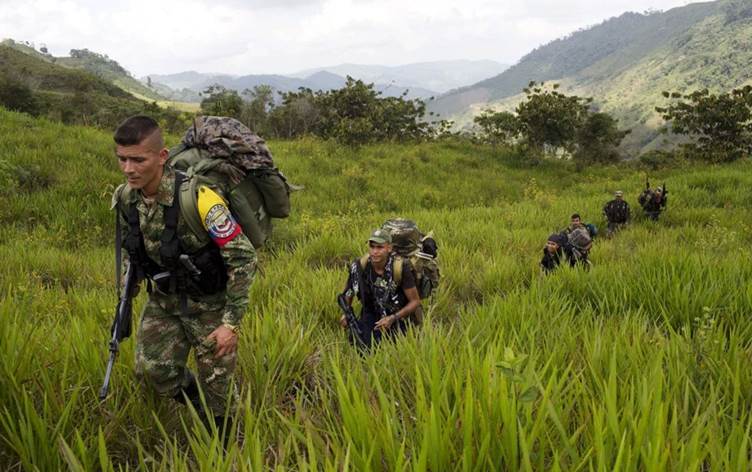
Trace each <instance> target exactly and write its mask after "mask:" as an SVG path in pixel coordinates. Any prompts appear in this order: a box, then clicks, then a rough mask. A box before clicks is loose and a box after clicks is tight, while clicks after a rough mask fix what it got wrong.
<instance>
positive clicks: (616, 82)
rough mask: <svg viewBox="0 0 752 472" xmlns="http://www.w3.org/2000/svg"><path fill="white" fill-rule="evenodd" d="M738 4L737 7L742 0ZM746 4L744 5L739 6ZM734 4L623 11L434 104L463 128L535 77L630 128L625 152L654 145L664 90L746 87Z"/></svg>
mask: <svg viewBox="0 0 752 472" xmlns="http://www.w3.org/2000/svg"><path fill="white" fill-rule="evenodd" d="M736 3H739V2H738V1H737V2H736ZM742 3H743V2H742ZM734 4H735V3H734V1H730V0H725V1H724V0H722V1H717V2H708V3H696V4H691V5H687V6H685V7H681V8H675V9H672V10H669V11H667V12H663V13H650V14H637V13H626V14H624V15H622V16H620V17H618V18H613V19H610V20H608V21H606V22H604V23H602V24H600V25H598V26H595V27H593V28H590V29H587V30H584V31H578V32H575V33H573V34H572V35H570V36H568V37H566V38H562V39H559V40H556V41H553V42H552V43H549V44H547V45H545V46H542V47H540V48H538V49H536V50H535V51H533V52H531V53H530V54H528V55H527V56H525V57H524V58H523V59H521V60H520V62H519V63H518V64H516V65H515V66H513V67H512V68H510V69H509V70H507V71H505V72H504V73H502V74H501V75H499V76H497V77H494V78H492V79H489V80H486V81H483V82H480V83H478V84H476V85H474V86H472V87H468V88H466V89H461V90H459V91H457V92H456V93H451V94H448V95H447V96H444V97H442V98H440V99H438V100H437V101H435V102H433V103H431V104H429V108H431V109H433V110H434V111H439V112H441V113H442V114H443V115H445V116H446V115H452V114H454V115H455V116H456V117H457V120H458V122H459V123H460V124H461V125H467V124H469V123H471V122H472V117H473V116H474V115H476V114H477V113H479V111H480V110H481V109H482V108H484V107H486V106H488V104H490V105H491V106H492V107H494V108H497V109H511V108H513V107H514V105H515V104H516V102H518V101H519V99H520V97H519V95H518V94H520V93H521V91H522V88H523V87H524V86H525V85H526V84H527V83H528V82H529V81H531V80H536V81H540V80H546V81H556V82H560V83H561V84H562V89H563V90H564V91H565V92H567V93H573V94H578V95H581V96H592V97H594V98H595V103H596V105H597V106H599V107H600V108H602V109H603V110H605V111H608V112H611V113H613V114H614V115H615V116H617V117H618V118H619V119H620V120H621V123H622V126H624V127H626V128H631V129H633V133H632V134H631V135H630V136H628V137H627V139H626V140H625V145H626V148H627V149H628V150H631V151H633V152H637V151H638V150H639V149H644V148H646V147H647V148H649V147H651V146H655V145H657V144H658V142H655V140H656V137H657V129H658V128H659V127H660V126H661V125H662V121H661V120H660V117H659V116H658V114H657V113H655V111H654V108H655V107H656V106H658V105H662V104H663V98H662V97H661V92H662V91H664V90H672V91H673V90H679V91H682V92H686V93H688V92H691V91H693V90H698V89H702V88H706V87H707V88H709V89H711V90H713V91H718V92H725V91H728V90H730V89H732V88H734V87H738V86H741V85H744V84H746V83H749V82H750V81H751V80H752V74H750V71H749V67H748V65H749V63H750V61H752V52H750V49H749V48H747V47H746V44H748V43H749V40H750V38H752V19H751V18H750V16H752V12H746V13H745V11H737V9H735V8H732V7H733V5H734Z"/></svg>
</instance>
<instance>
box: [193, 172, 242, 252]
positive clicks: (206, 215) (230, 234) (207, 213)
mask: <svg viewBox="0 0 752 472" xmlns="http://www.w3.org/2000/svg"><path fill="white" fill-rule="evenodd" d="M198 213H199V217H200V218H201V222H202V223H203V225H204V228H205V229H206V231H207V232H208V233H209V236H210V237H211V238H212V239H213V240H214V242H215V243H216V244H217V245H218V246H219V247H222V246H224V245H225V244H227V243H228V242H230V241H232V240H233V239H235V237H236V236H237V235H238V234H240V233H241V231H242V230H241V228H240V225H238V223H237V222H236V221H235V218H234V217H233V216H232V213H230V209H229V208H227V204H226V203H225V201H224V200H223V199H222V197H220V196H219V195H218V194H217V192H215V191H214V190H212V189H210V188H209V187H207V186H205V185H202V186H200V187H199V188H198Z"/></svg>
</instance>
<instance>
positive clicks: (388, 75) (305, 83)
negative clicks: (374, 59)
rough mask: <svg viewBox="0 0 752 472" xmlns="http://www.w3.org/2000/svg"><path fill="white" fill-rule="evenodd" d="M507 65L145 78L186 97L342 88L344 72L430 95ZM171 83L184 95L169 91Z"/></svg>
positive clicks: (343, 67) (348, 67)
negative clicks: (214, 91) (217, 88)
mask: <svg viewBox="0 0 752 472" xmlns="http://www.w3.org/2000/svg"><path fill="white" fill-rule="evenodd" d="M506 67H507V66H506V65H504V64H500V63H498V62H494V61H436V62H423V63H415V64H405V65H401V66H381V65H359V64H340V65H336V66H329V67H319V68H316V69H308V70H304V71H300V72H297V73H294V74H290V75H279V74H266V75H243V76H232V75H228V74H206V73H200V72H195V71H187V72H180V73H176V74H150V75H149V76H147V77H145V78H143V79H142V81H147V80H151V84H152V87H154V88H156V89H157V90H160V93H162V95H165V96H167V97H168V98H173V99H175V98H180V99H183V100H185V99H186V98H190V100H187V101H199V100H200V97H199V95H198V93H199V92H201V91H203V90H205V89H206V88H207V87H209V86H210V85H214V84H219V85H222V86H223V87H226V88H228V89H233V90H237V91H243V90H245V89H252V88H253V87H254V86H257V85H270V86H272V87H273V88H274V89H275V90H278V91H281V92H287V91H294V90H297V89H298V88H300V87H305V88H310V89H312V90H331V89H337V88H341V87H342V86H343V85H344V84H345V80H346V79H345V78H346V77H347V76H351V77H353V78H355V79H360V80H363V81H364V82H367V83H373V84H374V87H375V88H376V90H379V91H381V92H382V93H383V94H384V95H385V96H393V97H394V96H400V95H402V94H403V93H404V92H405V91H407V96H408V97H409V98H422V99H426V98H429V97H433V96H437V95H439V94H440V93H443V92H446V91H448V90H450V89H453V88H457V87H461V86H463V85H468V84H472V83H475V82H477V81H479V80H482V79H485V78H488V77H492V76H494V75H496V74H498V73H499V72H501V71H503V70H504V69H505V68H506ZM169 89H171V90H173V91H177V93H179V94H181V95H180V96H176V95H174V94H171V93H170V91H169ZM191 93H193V96H191V95H190V94H191Z"/></svg>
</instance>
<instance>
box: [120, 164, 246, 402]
mask: <svg viewBox="0 0 752 472" xmlns="http://www.w3.org/2000/svg"><path fill="white" fill-rule="evenodd" d="M183 185H188V182H184V183H183ZM174 187H175V171H174V170H172V169H171V168H170V167H169V166H165V168H164V174H163V176H162V180H161V182H160V184H159V189H158V191H157V195H156V196H155V197H154V199H153V202H150V203H147V201H146V200H145V198H144V197H143V195H142V194H141V192H140V191H128V192H125V191H122V189H123V188H124V186H121V187H120V188H119V189H118V191H117V192H116V194H115V195H116V197H115V198H116V200H117V199H119V200H120V204H121V208H122V209H123V210H122V211H121V214H120V216H121V235H122V238H123V240H124V239H125V237H126V236H127V232H128V225H127V223H126V220H125V218H124V217H123V211H125V210H124V209H125V208H128V207H129V206H130V204H131V203H135V204H136V208H137V210H138V214H139V223H140V228H141V232H142V234H143V239H144V246H145V250H146V254H147V255H148V256H149V258H151V259H152V260H153V261H154V262H155V263H157V264H158V265H160V266H161V262H160V252H159V250H160V247H161V241H160V238H161V236H162V232H163V229H164V211H165V209H166V208H169V207H170V206H171V205H172V203H173V199H174V191H175V188H174ZM225 211H226V214H227V215H229V210H227V209H226V208H225ZM177 234H178V239H179V241H180V245H181V247H182V248H183V250H184V251H185V252H186V253H189V254H191V253H194V252H196V251H198V250H199V249H201V247H202V246H203V245H204V243H203V242H202V241H201V239H200V238H199V237H197V236H196V235H195V234H194V233H193V232H192V231H191V230H190V229H189V227H188V225H187V224H186V222H185V221H184V219H183V218H182V215H181V216H179V217H178V226H177ZM209 234H210V235H212V233H211V232H209ZM216 241H217V240H216V239H215V242H216ZM222 243H223V245H220V244H219V243H218V244H217V245H218V246H220V254H221V256H222V260H223V261H224V264H225V267H226V270H227V276H228V281H227V286H226V288H225V290H224V291H221V292H219V293H216V294H213V295H204V296H201V297H200V298H198V297H193V296H189V297H187V305H186V306H185V307H183V306H182V303H181V298H182V297H181V296H180V295H178V294H165V293H163V292H160V291H159V289H158V288H157V287H156V285H154V284H152V287H153V288H152V290H151V293H150V294H149V299H148V302H147V304H146V306H145V307H144V310H143V314H142V317H141V324H140V326H139V328H138V335H137V344H136V376H137V377H138V378H139V380H140V381H141V382H143V383H144V384H147V385H149V386H151V387H152V388H153V389H154V390H155V391H156V392H157V393H158V394H160V395H161V396H165V397H175V396H177V395H179V394H180V392H181V389H183V388H185V387H186V386H188V384H189V382H190V381H191V377H192V376H191V374H190V372H189V370H188V369H187V367H186V362H187V359H188V353H189V351H190V349H191V347H193V348H194V349H195V355H196V363H197V366H198V378H199V383H200V385H201V388H202V389H203V391H204V395H205V398H206V403H207V406H208V407H209V408H210V409H211V411H212V412H213V414H214V415H215V416H219V415H223V413H224V409H225V406H226V405H227V402H228V400H229V401H230V403H231V404H232V403H234V402H235V401H236V398H235V397H236V393H235V392H234V391H233V392H230V382H231V377H232V374H233V372H234V370H235V364H236V353H233V354H228V355H225V356H223V357H221V358H215V357H214V345H213V341H211V342H207V340H206V338H207V336H208V335H209V334H210V333H211V332H212V331H214V330H215V329H216V328H217V327H218V326H220V325H221V324H223V323H227V324H231V325H234V326H239V324H240V322H241V320H242V318H243V315H244V313H245V311H246V309H247V307H248V302H249V299H248V291H249V288H250V284H251V282H252V280H253V275H254V273H255V268H256V253H255V251H254V249H253V246H252V245H251V243H250V241H249V240H248V239H247V238H246V236H245V235H244V234H243V233H242V232H237V234H236V235H235V236H234V237H233V238H232V239H230V240H225V241H222ZM125 258H127V254H126V255H125ZM183 308H185V311H184V310H183ZM228 395H229V396H230V398H228ZM230 406H231V407H232V405H230Z"/></svg>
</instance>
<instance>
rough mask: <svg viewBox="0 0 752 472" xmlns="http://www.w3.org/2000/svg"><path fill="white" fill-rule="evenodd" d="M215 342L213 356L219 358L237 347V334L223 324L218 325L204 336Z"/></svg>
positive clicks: (232, 351)
mask: <svg viewBox="0 0 752 472" xmlns="http://www.w3.org/2000/svg"><path fill="white" fill-rule="evenodd" d="M206 340H207V341H214V342H215V350H214V357H215V358H219V357H222V356H226V355H227V354H232V353H234V352H235V351H236V350H237V348H238V335H237V334H235V333H234V332H233V331H232V330H231V329H230V328H228V327H227V326H225V325H220V326H219V327H218V328H217V329H215V330H214V331H212V332H211V334H209V336H207V337H206Z"/></svg>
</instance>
